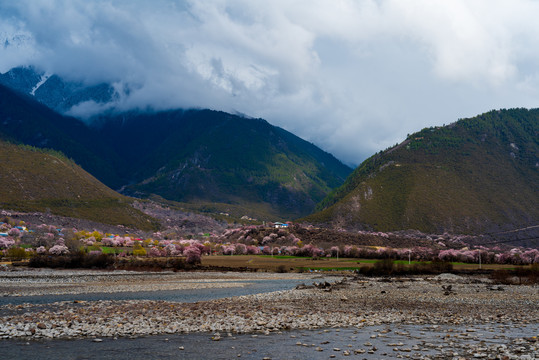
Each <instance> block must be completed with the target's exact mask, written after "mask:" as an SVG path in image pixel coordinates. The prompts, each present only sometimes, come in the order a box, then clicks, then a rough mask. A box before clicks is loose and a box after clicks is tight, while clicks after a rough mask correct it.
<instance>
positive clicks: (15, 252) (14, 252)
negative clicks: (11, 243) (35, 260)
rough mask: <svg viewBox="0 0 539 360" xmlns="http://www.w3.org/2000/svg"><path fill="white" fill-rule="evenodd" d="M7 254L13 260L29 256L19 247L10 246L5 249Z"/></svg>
mask: <svg viewBox="0 0 539 360" xmlns="http://www.w3.org/2000/svg"><path fill="white" fill-rule="evenodd" d="M7 256H8V257H9V258H11V259H13V260H22V259H26V258H27V257H28V256H30V254H29V253H28V252H27V251H26V250H25V249H23V248H21V247H12V248H9V249H8V250H7Z"/></svg>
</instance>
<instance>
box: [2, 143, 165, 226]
mask: <svg viewBox="0 0 539 360" xmlns="http://www.w3.org/2000/svg"><path fill="white" fill-rule="evenodd" d="M0 164H2V167H1V171H0V208H2V209H9V210H17V211H25V212H35V211H40V212H50V213H52V214H55V215H62V216H68V217H73V218H83V219H88V220H93V221H97V222H100V223H105V224H112V225H118V224H121V225H124V226H127V227H131V228H138V229H143V230H150V229H156V228H157V227H158V223H157V222H156V221H155V220H154V219H153V218H151V217H149V216H147V215H145V214H143V213H142V212H141V211H139V210H136V209H135V208H133V206H132V203H133V199H129V198H127V197H125V196H122V195H120V194H118V193H116V192H114V191H113V190H111V189H109V188H108V187H106V186H105V185H103V184H102V183H100V182H99V181H98V180H97V179H95V178H94V177H93V176H91V175H90V174H88V173H87V172H86V171H84V170H82V169H81V168H80V167H79V166H77V165H76V164H75V163H73V161H71V160H69V159H67V158H66V157H65V156H64V155H62V154H61V153H58V152H54V151H50V150H42V149H38V148H33V147H30V146H21V145H14V144H11V143H8V142H6V141H2V140H0Z"/></svg>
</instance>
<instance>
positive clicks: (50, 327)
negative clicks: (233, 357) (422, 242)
mask: <svg viewBox="0 0 539 360" xmlns="http://www.w3.org/2000/svg"><path fill="white" fill-rule="evenodd" d="M47 272H48V273H47ZM47 272H45V273H39V274H38V273H34V274H30V273H28V274H21V275H23V276H19V277H18V278H17V277H16V275H13V276H15V277H12V278H11V279H10V281H8V282H10V285H9V286H11V287H17V289H18V290H17V291H22V290H23V289H24V288H27V289H28V290H26V291H28V292H35V291H40V292H41V293H42V294H47V293H54V292H55V291H56V292H57V291H65V290H66V288H67V289H69V291H71V292H73V291H78V292H79V293H81V294H82V293H83V292H84V291H89V290H95V289H96V287H98V288H99V289H109V290H110V291H118V290H120V289H122V286H129V284H124V283H122V282H124V281H125V282H130V286H131V288H132V289H136V288H141V289H142V288H145V286H146V288H145V289H146V290H148V288H151V289H154V291H158V290H159V289H164V288H166V289H171V288H175V289H178V290H181V289H185V288H186V287H193V288H196V287H200V286H205V287H219V286H230V284H231V283H230V282H228V283H224V282H225V281H230V280H238V279H241V280H247V279H252V280H255V279H261V278H265V279H268V278H272V279H291V278H293V279H295V280H297V281H298V283H299V282H304V281H307V280H312V279H313V276H312V275H307V274H270V273H170V275H169V274H163V273H158V274H148V273H146V274H144V273H135V274H130V273H127V272H126V273H114V272H113V273H100V272H68V273H66V272H60V271H57V272H55V271H51V270H48V271H47ZM55 276H56V278H55ZM66 278H69V279H70V281H71V282H66ZM5 279H6V278H5V277H3V280H4V281H3V282H2V283H1V284H2V285H1V287H0V290H1V291H2V293H4V295H5V294H6V288H5V286H6V281H5ZM36 279H37V280H36ZM40 279H41V280H44V281H46V282H48V283H47V284H43V282H39V280H40ZM36 281H37V282H36ZM33 282H34V283H33ZM16 283H17V285H15V284H16ZM36 283H37V284H38V285H36ZM32 284H33V285H34V286H29V285H32ZM223 284H224V285H223ZM232 284H234V281H233V282H232ZM236 285H238V284H234V286H236ZM240 286H241V284H240ZM0 314H2V316H1V317H0V338H4V339H7V338H30V339H39V338H84V337H89V338H101V337H133V336H146V335H157V334H173V333H192V332H212V333H216V332H219V334H228V333H232V334H242V333H253V334H269V333H273V332H279V331H283V330H290V329H317V328H331V327H354V328H362V327H365V326H375V325H382V324H408V325H426V324H438V325H442V324H447V325H454V326H459V325H462V326H465V325H476V324H492V325H495V324H519V325H526V324H539V292H538V288H537V286H516V285H510V286H503V287H501V286H498V285H496V286H494V285H492V284H491V283H490V281H489V280H487V279H481V278H475V277H460V276H456V275H451V274H442V275H439V276H434V277H410V278H394V279H389V278H356V279H350V280H348V281H346V282H344V283H342V284H339V285H333V286H331V287H326V288H324V287H323V286H320V287H310V286H306V287H301V286H300V287H298V289H294V290H287V291H276V292H271V293H262V294H253V295H245V296H237V297H227V298H223V299H215V300H211V301H199V302H195V303H183V302H171V301H150V300H142V301H141V300H119V301H115V300H106V301H63V302H62V301H60V302H55V303H52V304H18V305H13V304H8V305H3V306H0ZM534 335H537V334H534ZM219 336H222V335H219Z"/></svg>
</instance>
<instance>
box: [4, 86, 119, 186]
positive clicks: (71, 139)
mask: <svg viewBox="0 0 539 360" xmlns="http://www.w3.org/2000/svg"><path fill="white" fill-rule="evenodd" d="M0 124H1V128H0V139H4V140H10V141H12V142H17V143H22V144H26V145H31V146H35V147H39V148H50V149H54V150H57V151H60V152H62V153H64V154H66V155H67V156H69V157H70V158H72V159H74V160H75V161H76V163H77V164H79V165H80V166H82V167H83V168H84V169H85V170H86V171H88V172H90V173H91V174H93V175H94V176H96V177H97V178H98V179H99V180H100V181H102V182H104V183H105V184H107V186H110V187H112V188H116V189H117V188H119V187H120V186H121V185H122V184H123V180H122V179H121V177H120V176H119V175H118V173H117V171H118V166H119V165H118V164H119V163H120V162H121V160H120V158H119V157H117V156H116V155H115V152H114V151H113V150H112V148H110V146H109V145H108V144H106V143H105V142H103V141H102V140H101V138H100V137H99V134H98V133H97V132H96V131H94V130H92V129H91V128H89V127H88V126H87V125H86V124H85V123H83V122H82V121H80V120H78V119H75V118H72V117H66V116H62V115H60V114H58V113H56V112H55V111H53V110H51V109H49V108H48V107H46V106H44V105H42V104H40V103H38V102H36V101H35V100H34V99H33V98H32V97H30V96H27V95H23V94H21V93H17V92H15V91H13V90H11V89H9V88H7V87H5V86H2V85H0Z"/></svg>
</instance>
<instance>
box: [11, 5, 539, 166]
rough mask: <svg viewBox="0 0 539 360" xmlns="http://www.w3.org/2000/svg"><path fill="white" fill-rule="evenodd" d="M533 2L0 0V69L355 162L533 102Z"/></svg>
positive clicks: (536, 61) (538, 48)
mask: <svg viewBox="0 0 539 360" xmlns="http://www.w3.org/2000/svg"><path fill="white" fill-rule="evenodd" d="M538 15H539V2H538V1H535V0H298V1H295V0H271V1H264V0H260V1H257V0H207V1H204V0H198V1H195V0H192V1H191V0H186V1H180V0H152V1H142V0H141V1H134V0H123V1H122V0H117V1H116V0H94V1H89V0H43V1H41V0H17V1H15V0H13V1H10V0H0V72H2V73H3V72H5V71H7V70H9V69H10V68H11V67H14V66H19V65H34V66H37V67H39V68H40V69H43V70H44V71H47V72H49V73H56V74H59V75H61V76H64V77H66V78H68V79H73V80H81V81H85V82H88V83H89V84H91V83H97V82H101V81H107V82H111V83H113V84H114V85H115V86H116V87H117V88H118V89H127V88H128V89H129V90H130V91H129V92H128V93H126V94H124V96H123V97H122V99H121V104H119V106H120V107H121V108H126V109H127V108H132V107H141V108H144V107H147V106H151V107H153V108H156V109H167V108H174V107H202V108H211V109H218V110H224V111H229V112H239V113H243V114H246V115H249V116H253V117H262V118H264V119H266V120H268V121H269V122H270V123H272V124H274V125H278V126H281V127H283V128H285V129H287V130H289V131H292V132H294V133H295V134H297V135H299V136H301V137H303V138H304V139H306V140H309V141H311V142H313V143H315V144H316V145H318V146H320V147H321V148H323V149H324V150H326V151H329V152H331V153H333V154H334V155H335V156H337V157H338V158H339V159H341V160H343V161H344V162H346V163H348V164H358V163H360V162H361V161H362V160H364V159H365V158H366V157H368V156H370V155H372V154H373V153H374V152H376V151H379V150H383V149H385V148H387V147H389V146H391V145H394V144H395V143H397V142H400V141H402V140H404V138H405V137H406V135H407V134H408V133H412V132H415V131H417V130H420V129H422V128H424V127H428V126H435V125H442V124H448V123H451V122H453V121H456V120H457V119H459V118H463V117H471V116H474V115H477V114H480V113H483V112H486V111H489V110H491V109H497V108H511V107H538V106H539V21H537V16H538Z"/></svg>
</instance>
